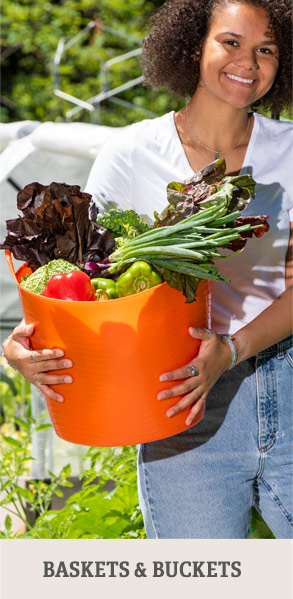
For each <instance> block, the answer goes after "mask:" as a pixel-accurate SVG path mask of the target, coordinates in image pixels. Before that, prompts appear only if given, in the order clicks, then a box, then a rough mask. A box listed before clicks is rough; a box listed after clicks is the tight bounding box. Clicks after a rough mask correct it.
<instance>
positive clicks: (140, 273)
mask: <svg viewBox="0 0 293 599" xmlns="http://www.w3.org/2000/svg"><path fill="white" fill-rule="evenodd" d="M160 283H162V279H161V277H160V275H158V274H157V273H156V271H155V270H153V269H152V267H151V266H150V265H149V264H148V263H147V262H143V261H137V262H134V264H132V266H130V268H128V270H126V272H124V273H123V274H122V275H120V277H119V279H118V280H117V282H116V289H117V293H118V297H125V296H126V295H134V294H135V293H140V292H141V291H145V290H146V289H150V288H151V287H155V286H156V285H159V284H160Z"/></svg>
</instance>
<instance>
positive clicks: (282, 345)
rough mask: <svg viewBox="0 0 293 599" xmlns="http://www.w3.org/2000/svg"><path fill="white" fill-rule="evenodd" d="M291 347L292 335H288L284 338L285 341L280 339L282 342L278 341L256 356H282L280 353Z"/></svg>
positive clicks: (292, 342)
mask: <svg viewBox="0 0 293 599" xmlns="http://www.w3.org/2000/svg"><path fill="white" fill-rule="evenodd" d="M292 346H293V335H289V337H286V339H282V341H279V342H278V343H275V344H274V345H271V346H270V347H268V348H267V349H264V350H262V351H261V352H259V354H258V355H259V356H263V355H268V354H270V355H272V354H274V355H278V354H282V353H285V352H286V351H287V350H288V349H290V348H291V347H292Z"/></svg>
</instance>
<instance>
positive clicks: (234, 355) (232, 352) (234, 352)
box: [222, 335, 238, 370]
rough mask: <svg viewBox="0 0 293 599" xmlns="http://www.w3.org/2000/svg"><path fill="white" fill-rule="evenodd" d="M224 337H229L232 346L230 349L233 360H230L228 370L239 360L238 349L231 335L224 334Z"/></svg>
mask: <svg viewBox="0 0 293 599" xmlns="http://www.w3.org/2000/svg"><path fill="white" fill-rule="evenodd" d="M222 337H224V339H227V341H228V343H229V347H230V351H231V362H230V366H229V368H228V370H231V368H234V366H235V364H236V362H237V359H238V354H237V349H236V346H235V343H234V341H233V340H232V339H231V337H230V335H222Z"/></svg>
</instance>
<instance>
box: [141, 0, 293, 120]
mask: <svg viewBox="0 0 293 599" xmlns="http://www.w3.org/2000/svg"><path fill="white" fill-rule="evenodd" d="M232 2H242V3H243V4H251V5H252V6H256V7H261V8H264V9H265V10H266V12H267V14H268V18H269V23H270V26H271V27H272V28H273V31H274V34H275V38H276V42H277V44H278V47H279V56H280V61H279V68H278V71H277V75H276V78H275V81H274V84H273V86H272V88H271V89H270V90H269V92H268V93H267V94H266V95H265V96H264V97H263V98H262V99H261V100H259V101H258V102H257V103H256V104H255V105H254V107H253V108H255V107H256V106H257V105H258V104H260V103H261V104H262V106H264V108H268V109H271V111H272V113H273V114H279V113H280V112H281V111H282V110H283V109H284V108H286V107H289V106H290V105H291V101H292V68H291V67H292V13H291V0H168V1H167V2H165V3H164V4H163V6H162V7H161V8H160V9H159V10H158V12H157V13H155V14H154V15H153V16H152V17H151V19H150V31H149V33H148V35H147V37H146V38H145V40H144V41H143V52H142V58H141V64H142V68H143V72H144V83H145V85H150V86H151V87H155V88H165V89H168V90H170V91H171V92H173V93H174V94H175V96H177V97H178V98H185V97H186V96H192V95H193V93H194V91H195V90H196V88H197V85H198V82H199V75H200V55H201V48H202V44H203V41H204V39H205V36H206V35H207V32H208V28H209V24H210V21H211V17H212V15H213V13H214V11H215V9H216V8H218V7H219V6H220V5H223V4H230V3H232Z"/></svg>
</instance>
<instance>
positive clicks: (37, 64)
mask: <svg viewBox="0 0 293 599" xmlns="http://www.w3.org/2000/svg"><path fill="white" fill-rule="evenodd" d="M162 3H163V0H131V2H124V0H99V2H97V1H96V0H52V1H51V2H48V1H47V0H14V1H13V2H11V0H2V7H1V12H2V31H1V63H2V95H1V120H2V121H3V122H11V121H18V120H25V119H32V120H39V121H46V120H53V121H57V122H58V121H63V120H64V119H65V114H66V112H67V111H68V110H71V109H72V108H73V107H74V105H73V104H71V103H70V102H68V101H66V100H64V99H61V98H58V97H57V96H56V95H55V94H54V85H53V70H54V66H53V60H54V56H55V53H56V50H57V46H58V43H59V41H60V39H61V38H66V40H67V41H68V40H71V39H72V38H73V37H74V36H76V35H78V34H79V33H80V32H81V31H82V30H83V28H84V27H85V26H86V25H87V24H88V23H89V22H91V21H95V22H96V27H94V28H92V29H91V30H90V31H89V32H88V33H86V34H85V35H83V36H82V37H81V38H80V39H79V41H77V43H75V44H74V45H72V46H71V47H70V48H68V49H67V50H66V51H65V52H64V53H63V55H62V58H61V63H60V70H59V75H60V88H61V89H62V91H63V92H66V93H68V94H71V95H73V96H75V97H78V98H80V99H82V100H88V99H89V98H90V97H93V96H95V95H96V94H98V93H99V92H100V91H101V86H102V82H101V73H102V71H101V66H102V64H103V63H104V62H105V61H106V60H109V59H111V58H113V57H116V56H119V55H121V54H123V53H125V52H129V51H130V50H133V49H135V48H138V47H139V46H140V43H141V40H142V39H143V37H144V35H145V33H146V27H147V20H148V18H149V16H150V15H151V13H152V12H153V11H154V10H155V9H156V8H158V7H159V6H160V5H161V4H162ZM101 26H104V27H106V28H108V29H111V30H112V31H114V32H117V33H112V32H109V31H102V30H101ZM140 75H141V70H140V66H139V58H137V57H135V58H131V59H128V60H127V61H125V62H121V63H118V64H116V65H114V66H113V67H111V69H110V88H114V87H116V86H119V85H121V84H123V83H126V82H127V81H129V80H131V79H134V78H136V77H139V76H140ZM119 98H120V99H122V100H124V101H125V102H131V103H133V104H134V105H135V106H136V107H137V110H133V109H125V107H121V106H119V105H117V104H115V105H114V104H113V103H112V102H110V101H108V100H107V101H104V102H103V103H102V105H101V111H100V113H98V112H97V111H94V112H92V113H90V112H89V111H87V110H82V111H81V112H79V113H78V114H77V115H75V116H74V117H73V119H72V120H79V121H83V122H100V124H103V125H113V126H122V125H126V124H129V123H131V122H134V121H137V120H141V119H142V118H144V116H145V113H143V112H142V111H141V108H145V109H147V110H150V111H151V112H153V113H155V114H158V115H161V114H163V113H164V112H166V111H168V110H171V109H174V110H177V109H178V108H179V107H180V106H181V104H180V102H179V101H177V100H174V98H172V96H171V95H170V94H169V93H165V92H164V93H162V92H161V93H158V92H155V91H153V90H149V89H147V88H145V87H143V86H142V85H138V86H137V87H134V88H132V89H129V90H127V91H125V92H122V93H121V94H120V95H119Z"/></svg>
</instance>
